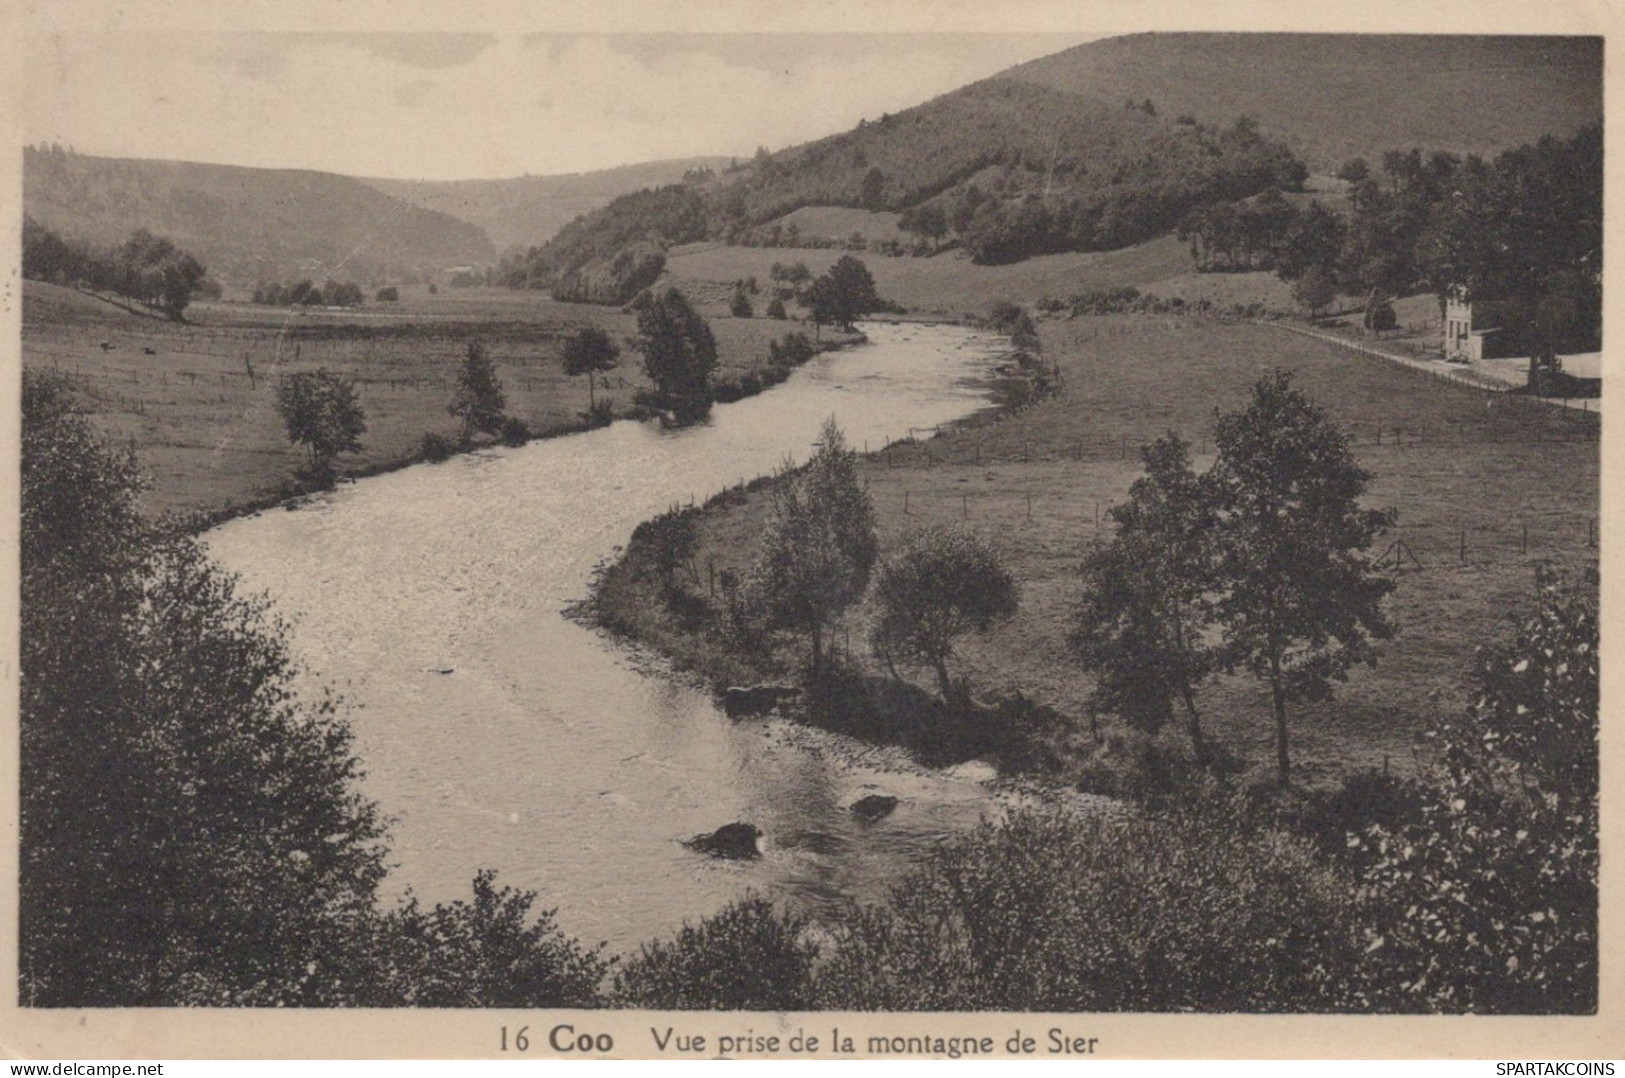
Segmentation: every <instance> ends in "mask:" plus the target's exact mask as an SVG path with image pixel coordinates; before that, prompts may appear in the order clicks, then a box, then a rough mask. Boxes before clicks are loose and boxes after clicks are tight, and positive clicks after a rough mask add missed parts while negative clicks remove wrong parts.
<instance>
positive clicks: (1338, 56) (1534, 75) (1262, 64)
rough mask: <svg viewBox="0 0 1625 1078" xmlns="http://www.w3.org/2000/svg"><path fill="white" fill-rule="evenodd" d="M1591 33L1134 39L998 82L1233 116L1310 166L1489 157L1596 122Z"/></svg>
mask: <svg viewBox="0 0 1625 1078" xmlns="http://www.w3.org/2000/svg"><path fill="white" fill-rule="evenodd" d="M1602 56H1603V49H1602V39H1601V38H1600V37H1591V38H1579V37H1461V36H1451V37H1445V36H1428V35H1403V36H1401V35H1377V34H1135V35H1132V36H1128V37H1116V38H1107V39H1105V40H1102V41H1093V42H1089V43H1088V44H1085V45H1079V46H1077V47H1075V48H1071V49H1067V50H1066V51H1064V52H1058V53H1056V54H1054V55H1053V56H1046V57H1043V58H1041V59H1038V60H1033V61H1031V62H1030V63H1026V64H1022V65H1021V66H1019V67H1014V68H1011V69H1010V70H1008V71H1006V72H1003V73H1002V74H1001V75H999V76H998V78H1001V79H1010V80H1014V81H1018V82H1027V83H1032V84H1034V85H1038V86H1044V87H1048V88H1049V89H1052V90H1060V91H1063V92H1065V93H1070V94H1077V95H1078V96H1080V97H1085V98H1089V99H1091V100H1098V101H1104V102H1114V103H1121V102H1123V101H1125V100H1130V101H1143V100H1145V99H1147V98H1149V99H1150V100H1151V101H1152V102H1153V104H1154V106H1155V107H1156V108H1157V109H1158V111H1160V112H1162V113H1165V114H1170V115H1178V114H1186V115H1190V116H1194V117H1196V118H1197V119H1199V120H1203V121H1206V122H1220V121H1223V120H1228V119H1230V118H1233V117H1235V116H1238V115H1247V116H1251V117H1253V119H1255V120H1257V121H1258V124H1259V127H1260V128H1261V129H1262V130H1263V131H1265V132H1266V133H1268V134H1272V135H1275V136H1277V137H1280V138H1282V139H1284V140H1285V141H1286V142H1287V144H1288V145H1290V146H1291V147H1292V148H1293V150H1294V151H1295V152H1296V153H1297V154H1298V155H1299V156H1301V157H1303V158H1304V159H1305V160H1306V161H1307V162H1308V163H1309V165H1310V166H1311V167H1313V168H1317V169H1322V170H1325V171H1328V172H1329V171H1332V170H1333V169H1335V168H1336V167H1337V166H1338V165H1339V164H1341V163H1342V162H1343V161H1346V160H1348V159H1349V158H1352V157H1358V156H1368V157H1369V156H1374V155H1380V154H1382V153H1383V152H1384V151H1386V150H1390V149H1396V148H1405V149H1408V148H1410V147H1412V146H1419V147H1421V148H1422V149H1424V150H1444V151H1447V152H1450V153H1458V154H1479V155H1481V156H1490V155H1493V154H1495V153H1499V152H1501V151H1503V150H1507V149H1511V148H1512V147H1514V146H1518V145H1521V144H1523V143H1526V142H1534V141H1536V140H1537V139H1539V138H1540V137H1541V136H1542V135H1554V136H1558V137H1565V136H1568V135H1572V134H1573V133H1574V132H1575V131H1577V130H1579V129H1580V128H1581V127H1583V126H1584V125H1586V124H1588V123H1591V122H1594V121H1598V120H1601V119H1602Z"/></svg>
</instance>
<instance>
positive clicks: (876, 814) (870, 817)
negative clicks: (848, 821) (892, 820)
mask: <svg viewBox="0 0 1625 1078" xmlns="http://www.w3.org/2000/svg"><path fill="white" fill-rule="evenodd" d="M896 807H897V798H895V797H892V796H891V795H890V794H870V795H869V796H868V797H863V798H859V799H858V800H856V801H854V802H852V810H851V811H852V815H854V816H856V817H857V818H858V819H860V820H862V821H863V822H864V823H874V822H875V821H876V820H878V819H880V818H881V817H883V816H890V815H891V814H892V810H893V809H895V808H896Z"/></svg>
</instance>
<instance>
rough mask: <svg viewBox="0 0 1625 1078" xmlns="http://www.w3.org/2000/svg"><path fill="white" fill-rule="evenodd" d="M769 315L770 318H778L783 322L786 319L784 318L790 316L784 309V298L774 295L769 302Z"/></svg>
mask: <svg viewBox="0 0 1625 1078" xmlns="http://www.w3.org/2000/svg"><path fill="white" fill-rule="evenodd" d="M767 316H768V317H769V318H777V319H778V320H779V321H781V322H782V321H784V319H785V318H787V317H788V314H787V313H786V311H785V309H784V300H782V299H780V298H779V297H778V296H774V297H773V298H772V299H771V300H769V301H768V303H767Z"/></svg>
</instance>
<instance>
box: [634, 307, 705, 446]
mask: <svg viewBox="0 0 1625 1078" xmlns="http://www.w3.org/2000/svg"><path fill="white" fill-rule="evenodd" d="M632 347H633V348H635V349H636V350H637V351H638V352H639V353H641V354H642V356H643V373H644V374H646V375H648V377H649V380H650V381H651V382H653V383H654V392H653V394H652V397H651V403H653V404H654V405H655V406H656V407H658V408H660V409H662V410H663V411H668V412H671V413H672V414H673V415H674V416H675V417H676V418H677V420H678V421H679V422H690V421H693V420H696V419H699V418H701V417H702V416H704V415H705V414H706V412H708V411H709V410H710V408H711V373H712V372H713V371H714V370H716V367H717V342H716V338H715V337H714V336H712V334H711V327H710V325H708V324H707V323H706V321H705V319H704V318H701V317H700V315H699V312H697V311H696V310H694V308H693V307H692V306H691V305H690V304H689V302H688V298H687V297H686V296H684V295H683V294H682V293H681V292H679V291H678V290H677V289H675V288H668V289H667V290H666V291H665V292H664V293H662V294H661V295H660V296H658V297H655V298H652V299H651V300H650V302H649V303H648V305H647V306H645V307H644V308H643V309H642V310H640V311H639V312H638V335H637V337H636V338H635V339H634V340H633V342H632Z"/></svg>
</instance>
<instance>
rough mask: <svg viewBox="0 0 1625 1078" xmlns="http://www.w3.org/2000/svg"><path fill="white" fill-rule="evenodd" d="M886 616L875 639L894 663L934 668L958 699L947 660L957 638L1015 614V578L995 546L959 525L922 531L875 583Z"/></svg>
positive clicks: (949, 696)
mask: <svg viewBox="0 0 1625 1078" xmlns="http://www.w3.org/2000/svg"><path fill="white" fill-rule="evenodd" d="M875 601H876V603H877V604H878V606H879V618H878V620H877V621H876V622H875V625H874V629H873V632H872V633H871V636H870V640H871V643H872V645H873V647H874V649H875V652H876V654H878V655H880V656H881V657H882V658H883V659H884V660H885V661H886V663H887V664H888V665H892V664H894V663H896V662H897V661H898V660H902V661H905V662H919V663H922V664H924V665H927V666H930V667H931V669H932V670H933V671H935V672H936V675H937V686H938V688H939V689H940V690H941V692H942V699H943V701H944V702H947V703H952V702H953V701H954V699H955V693H954V686H953V681H952V679H950V678H949V676H948V660H949V659H950V658H952V657H953V653H954V641H955V640H956V639H958V638H959V637H961V636H963V635H965V634H966V633H968V632H978V633H983V632H987V631H988V630H989V629H991V628H992V627H993V625H994V623H996V622H999V621H1003V620H1005V619H1007V618H1010V617H1012V616H1013V615H1014V614H1015V612H1016V607H1017V604H1018V602H1019V599H1018V590H1017V587H1016V581H1015V578H1014V577H1012V576H1011V575H1010V571H1009V569H1007V568H1005V566H1004V564H1003V562H1002V561H1001V560H1000V558H999V556H998V554H997V553H996V552H995V551H994V550H993V548H992V547H990V546H988V545H987V544H986V543H984V542H982V540H981V539H979V538H978V537H977V536H976V535H974V534H972V533H971V532H967V531H963V530H960V529H958V528H933V529H927V530H923V531H917V532H914V533H913V534H911V535H909V536H908V538H907V539H905V540H904V542H903V549H902V550H901V551H900V552H899V553H898V554H897V555H896V556H895V557H893V558H891V559H888V560H887V561H886V563H885V564H884V565H883V566H882V567H881V570H880V578H879V580H878V582H877V583H876V585H875Z"/></svg>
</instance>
